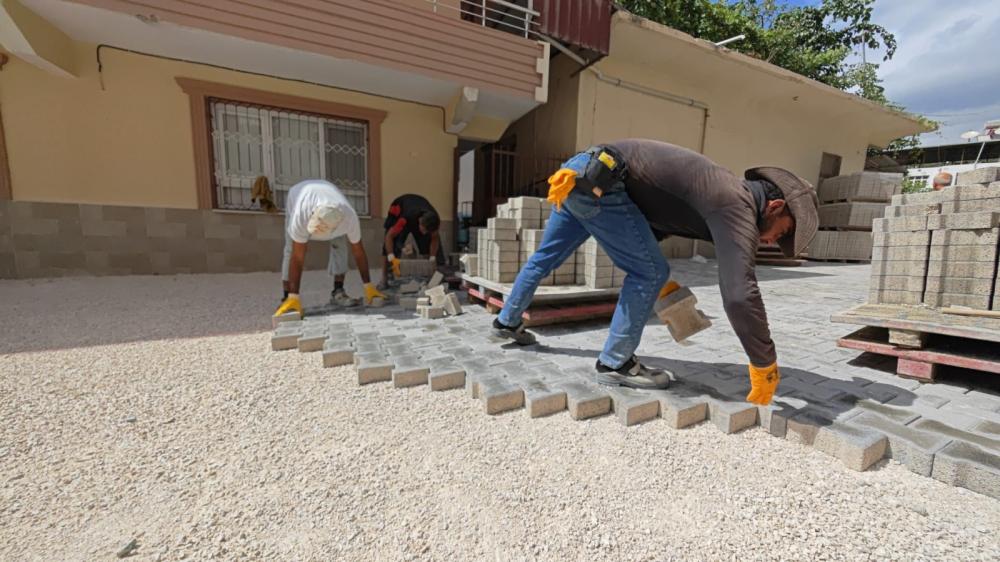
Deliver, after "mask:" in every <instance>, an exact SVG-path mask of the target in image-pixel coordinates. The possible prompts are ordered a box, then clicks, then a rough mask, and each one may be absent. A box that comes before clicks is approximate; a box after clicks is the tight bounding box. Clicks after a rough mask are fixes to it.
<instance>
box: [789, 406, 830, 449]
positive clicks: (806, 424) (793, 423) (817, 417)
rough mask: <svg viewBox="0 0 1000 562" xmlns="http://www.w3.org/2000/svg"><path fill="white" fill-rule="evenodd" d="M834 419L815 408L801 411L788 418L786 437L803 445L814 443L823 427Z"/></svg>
mask: <svg viewBox="0 0 1000 562" xmlns="http://www.w3.org/2000/svg"><path fill="white" fill-rule="evenodd" d="M832 423H833V420H832V419H831V418H830V417H828V416H826V415H823V414H820V413H819V412H817V411H815V410H809V409H807V410H806V411H800V412H798V413H796V414H795V415H794V416H792V417H790V418H788V422H787V425H786V432H785V439H788V440H789V441H792V442H793V443H800V444H802V445H812V444H813V443H815V442H816V435H817V434H818V433H819V430H820V428H821V427H825V426H829V425H830V424H832Z"/></svg>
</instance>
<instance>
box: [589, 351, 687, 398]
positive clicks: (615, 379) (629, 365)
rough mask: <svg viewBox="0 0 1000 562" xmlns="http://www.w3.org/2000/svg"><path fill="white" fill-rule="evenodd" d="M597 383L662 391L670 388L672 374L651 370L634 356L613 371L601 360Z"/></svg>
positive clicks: (598, 365)
mask: <svg viewBox="0 0 1000 562" xmlns="http://www.w3.org/2000/svg"><path fill="white" fill-rule="evenodd" d="M595 368H596V369H597V382H598V383H600V384H603V385H607V386H627V387H629V388H638V389H640V390H661V389H664V388H667V387H668V386H670V373H668V372H667V371H664V370H663V369H650V368H649V367H646V366H645V365H643V364H642V363H639V360H638V359H636V358H635V356H634V355H633V356H632V358H631V359H629V360H628V361H626V362H625V363H624V364H623V365H622V366H621V367H618V368H617V369H612V368H611V367H608V366H607V365H605V364H604V363H601V361H600V360H598V361H597V364H596V365H595Z"/></svg>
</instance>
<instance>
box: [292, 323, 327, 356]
mask: <svg viewBox="0 0 1000 562" xmlns="http://www.w3.org/2000/svg"><path fill="white" fill-rule="evenodd" d="M326 338H327V331H326V328H325V327H318V328H308V329H306V330H303V331H302V335H301V336H299V340H298V341H297V342H296V345H297V347H298V349H299V352H300V353H311V352H313V351H321V350H322V349H323V343H324V342H325V341H326Z"/></svg>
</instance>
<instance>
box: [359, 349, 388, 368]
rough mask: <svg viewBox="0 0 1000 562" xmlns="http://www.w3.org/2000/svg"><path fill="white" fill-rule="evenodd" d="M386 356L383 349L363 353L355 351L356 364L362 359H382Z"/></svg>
mask: <svg viewBox="0 0 1000 562" xmlns="http://www.w3.org/2000/svg"><path fill="white" fill-rule="evenodd" d="M385 358H386V356H385V352H384V351H381V350H379V351H368V352H364V353H362V352H360V351H355V352H354V364H355V365H360V364H361V362H362V361H379V360H382V359H385Z"/></svg>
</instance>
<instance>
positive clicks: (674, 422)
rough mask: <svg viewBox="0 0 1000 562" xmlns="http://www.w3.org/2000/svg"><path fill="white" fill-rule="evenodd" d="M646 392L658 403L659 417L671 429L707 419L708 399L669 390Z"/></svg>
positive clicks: (682, 427)
mask: <svg viewBox="0 0 1000 562" xmlns="http://www.w3.org/2000/svg"><path fill="white" fill-rule="evenodd" d="M648 394H649V395H650V396H652V397H654V398H656V399H657V400H658V401H659V403H660V408H659V410H660V417H661V418H663V419H664V421H666V422H667V425H669V426H670V427H671V428H673V429H684V428H685V427H689V426H692V425H695V424H697V423H701V422H703V421H705V420H706V419H708V401H707V400H702V399H697V398H686V397H682V396H677V395H675V394H673V393H671V391H670V390H651V391H648Z"/></svg>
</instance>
